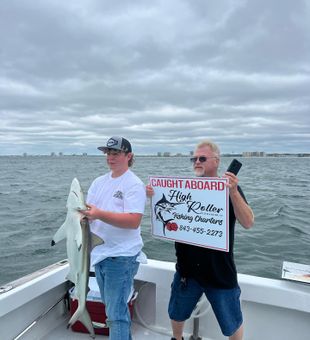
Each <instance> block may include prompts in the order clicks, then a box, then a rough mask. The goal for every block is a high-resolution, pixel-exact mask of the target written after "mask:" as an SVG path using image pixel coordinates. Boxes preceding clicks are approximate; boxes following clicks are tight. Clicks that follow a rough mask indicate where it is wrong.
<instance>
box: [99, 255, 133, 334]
mask: <svg viewBox="0 0 310 340" xmlns="http://www.w3.org/2000/svg"><path fill="white" fill-rule="evenodd" d="M136 259H137V255H136V256H128V257H127V256H119V257H108V258H106V259H104V260H103V261H101V262H99V263H97V264H96V265H95V273H96V279H97V282H98V286H99V289H100V294H101V299H102V301H103V303H104V304H105V308H106V315H107V321H106V323H107V325H108V327H109V331H110V336H109V339H111V340H131V331H130V326H131V317H130V312H129V308H128V302H127V301H128V297H129V294H130V292H131V289H132V286H133V279H134V276H135V275H136V274H137V271H138V268H139V262H137V261H136Z"/></svg>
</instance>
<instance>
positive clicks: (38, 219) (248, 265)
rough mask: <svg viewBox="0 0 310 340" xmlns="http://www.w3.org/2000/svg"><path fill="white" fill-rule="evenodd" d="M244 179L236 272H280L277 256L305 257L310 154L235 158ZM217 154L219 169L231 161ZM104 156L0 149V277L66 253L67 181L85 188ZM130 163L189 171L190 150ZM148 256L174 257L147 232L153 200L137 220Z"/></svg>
mask: <svg viewBox="0 0 310 340" xmlns="http://www.w3.org/2000/svg"><path fill="white" fill-rule="evenodd" d="M240 160H241V162H242V163H243V167H242V169H241V171H240V173H239V184H240V185H241V187H242V189H243V191H244V193H245V195H246V198H247V200H248V202H249V203H250V205H251V207H252V208H253V210H254V213H255V225H254V227H253V228H252V229H250V230H245V229H243V228H242V227H241V226H240V225H237V227H236V238H235V260H236V264H237V268H238V272H239V273H244V274H253V275H258V276H263V277H269V278H278V277H280V275H281V268H282V262H283V261H284V260H285V261H291V262H298V263H304V264H310V225H309V220H310V219H309V217H310V176H309V169H310V158H302V157H283V158H282V157H281V158H271V157H270V158H269V157H264V158H242V157H241V158H240ZM230 161H231V158H230V157H223V158H222V160H221V173H223V172H224V170H225V169H226V168H227V166H228V164H229V163H230ZM107 171H108V169H107V166H106V164H105V159H104V157H103V156H55V157H52V156H27V157H18V156H2V157H0V285H2V284H4V283H7V282H9V281H12V280H15V279H17V278H20V277H21V276H23V275H26V274H28V273H31V272H33V271H35V270H38V269H41V268H43V267H45V266H47V265H49V264H52V263H54V262H57V261H59V260H62V259H64V258H66V251H65V242H62V243H60V244H58V245H57V246H55V247H51V245H50V243H51V238H52V236H53V235H54V233H55V232H56V230H57V229H58V228H59V226H60V225H61V224H62V223H63V221H64V219H65V215H66V208H65V205H66V200H67V195H68V191H69V188H70V184H71V181H72V179H73V178H74V177H77V178H78V179H79V181H80V183H81V185H82V188H83V190H84V192H85V193H86V192H87V189H88V187H89V185H90V183H91V182H92V180H93V179H94V178H95V177H97V176H99V175H101V174H103V173H105V172H107ZM133 171H134V172H135V173H136V174H137V175H138V176H139V177H140V178H141V179H142V180H143V181H144V183H147V181H148V176H149V175H162V176H168V175H169V176H192V175H193V174H192V168H191V165H190V163H189V160H188V158H187V157H151V156H148V157H142V156H140V157H136V161H135V164H134V166H133ZM142 236H143V240H144V243H145V247H144V251H145V253H146V254H147V256H148V257H149V258H152V259H158V260H165V261H174V260H175V256H174V245H173V242H170V241H165V240H159V239H154V238H153V237H152V235H151V226H150V208H149V205H148V206H147V208H146V213H145V216H144V218H143V223H142Z"/></svg>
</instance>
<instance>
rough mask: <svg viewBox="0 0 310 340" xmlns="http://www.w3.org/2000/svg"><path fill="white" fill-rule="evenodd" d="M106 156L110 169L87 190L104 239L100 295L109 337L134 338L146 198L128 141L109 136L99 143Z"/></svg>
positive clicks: (98, 254)
mask: <svg viewBox="0 0 310 340" xmlns="http://www.w3.org/2000/svg"><path fill="white" fill-rule="evenodd" d="M98 149H99V150H101V151H103V153H105V154H106V156H107V164H108V166H109V168H110V170H111V171H110V172H109V173H107V174H105V175H103V176H100V177H98V178H96V179H95V180H94V181H93V183H92V184H91V186H90V188H89V190H88V195H87V206H88V210H86V211H83V214H85V216H87V217H88V218H89V219H90V221H91V225H90V226H91V231H92V232H93V233H95V234H97V235H98V236H100V237H101V238H102V239H103V240H104V244H102V245H99V246H97V247H95V248H94V249H93V251H92V253H91V265H93V266H94V267H95V273H96V279H97V282H98V285H99V288H100V293H101V298H102V301H103V302H104V304H105V307H106V315H107V324H108V326H109V328H110V339H111V340H130V339H131V331H130V325H131V318H130V313H129V309H128V304H127V301H128V297H129V294H130V292H131V289H132V286H133V279H134V276H135V275H136V273H137V271H138V267H139V262H137V257H138V255H139V253H140V251H141V249H142V247H143V241H142V238H141V231H140V223H141V220H142V215H143V213H144V207H145V203H146V192H145V186H144V184H143V182H142V181H141V180H140V179H139V178H138V177H137V176H136V175H135V174H134V173H133V172H132V171H131V170H130V169H129V167H130V166H131V165H132V163H133V153H132V148H131V144H130V142H129V141H128V140H127V139H125V138H122V137H117V136H114V137H111V138H110V139H109V140H108V141H107V144H106V145H105V146H101V147H98Z"/></svg>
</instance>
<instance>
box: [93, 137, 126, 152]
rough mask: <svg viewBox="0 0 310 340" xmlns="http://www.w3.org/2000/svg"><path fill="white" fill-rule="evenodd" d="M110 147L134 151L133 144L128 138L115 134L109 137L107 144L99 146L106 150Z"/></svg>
mask: <svg viewBox="0 0 310 340" xmlns="http://www.w3.org/2000/svg"><path fill="white" fill-rule="evenodd" d="M109 149H113V150H121V151H124V152H132V148H131V144H130V143H129V141H128V140H127V139H126V138H123V137H119V136H113V137H111V138H109V139H108V141H107V144H106V146H99V147H98V150H100V151H103V152H106V151H107V150H109Z"/></svg>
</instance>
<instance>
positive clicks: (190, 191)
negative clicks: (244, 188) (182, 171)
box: [149, 176, 229, 252]
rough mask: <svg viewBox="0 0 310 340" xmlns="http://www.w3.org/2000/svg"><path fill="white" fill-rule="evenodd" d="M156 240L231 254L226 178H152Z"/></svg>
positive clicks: (152, 212)
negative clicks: (181, 243)
mask: <svg viewBox="0 0 310 340" xmlns="http://www.w3.org/2000/svg"><path fill="white" fill-rule="evenodd" d="M149 183H150V185H151V186H152V187H153V189H154V195H153V196H152V198H151V218H152V234H153V236H155V237H160V238H164V239H169V240H174V241H178V242H183V243H188V244H193V245H197V246H201V247H206V248H212V249H216V250H221V251H226V252H228V251H229V216H228V214H229V208H228V207H229V192H228V188H227V186H226V184H227V179H226V178H208V177H195V178H189V177H187V178H183V177H158V176H150V177H149Z"/></svg>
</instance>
